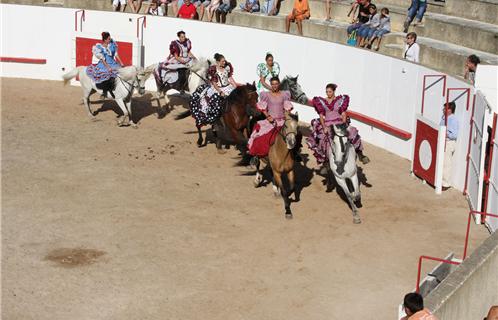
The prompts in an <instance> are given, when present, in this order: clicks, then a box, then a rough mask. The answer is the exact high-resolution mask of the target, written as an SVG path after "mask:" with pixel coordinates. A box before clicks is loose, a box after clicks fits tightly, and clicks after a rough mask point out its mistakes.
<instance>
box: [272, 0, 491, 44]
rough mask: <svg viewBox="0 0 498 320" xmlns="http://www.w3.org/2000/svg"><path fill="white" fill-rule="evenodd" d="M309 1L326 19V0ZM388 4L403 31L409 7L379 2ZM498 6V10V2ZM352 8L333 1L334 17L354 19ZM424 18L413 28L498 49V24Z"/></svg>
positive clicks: (287, 7)
mask: <svg viewBox="0 0 498 320" xmlns="http://www.w3.org/2000/svg"><path fill="white" fill-rule="evenodd" d="M383 1H385V0H383ZM462 1H463V0H462ZM309 2H310V10H311V16H312V17H313V18H316V19H319V20H320V19H325V18H326V15H325V2H324V1H322V0H310V1H309ZM376 3H378V2H376ZM292 4H293V0H284V1H283V2H282V7H281V13H282V14H286V13H288V12H290V11H291V10H292ZM384 6H386V7H388V8H389V10H390V16H391V27H392V31H393V32H394V31H402V30H403V23H404V21H405V20H406V8H404V7H399V6H393V5H385V4H384V2H381V3H380V4H379V3H378V5H377V8H378V9H379V10H380V8H382V7H384ZM496 9H497V10H498V6H497V7H496ZM349 10H350V1H349V0H346V1H344V0H333V1H332V19H333V20H337V21H341V22H351V18H348V17H347V14H348V12H349ZM423 22H424V23H423V26H416V27H414V26H411V27H410V30H409V31H415V32H416V33H417V34H418V35H420V36H422V37H429V38H433V39H436V40H440V41H446V42H451V43H454V44H458V45H461V46H465V47H469V48H474V49H476V50H479V51H484V52H489V53H496V52H498V25H494V24H489V23H484V22H480V21H474V20H469V19H464V18H459V17H453V16H448V15H443V14H438V13H432V12H427V13H426V14H425V16H424V21H423Z"/></svg>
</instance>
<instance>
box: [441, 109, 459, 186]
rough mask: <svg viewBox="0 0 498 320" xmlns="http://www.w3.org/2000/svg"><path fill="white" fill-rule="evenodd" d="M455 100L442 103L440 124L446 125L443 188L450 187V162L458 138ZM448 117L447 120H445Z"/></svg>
mask: <svg viewBox="0 0 498 320" xmlns="http://www.w3.org/2000/svg"><path fill="white" fill-rule="evenodd" d="M455 109H456V105H455V102H449V103H447V104H445V105H444V108H443V116H442V118H441V122H440V123H439V125H440V126H444V125H446V150H445V152H444V164H443V190H447V189H448V188H450V187H451V183H450V180H451V164H452V162H453V156H454V155H455V149H456V141H457V138H458V119H457V117H456V115H455ZM446 118H448V120H446Z"/></svg>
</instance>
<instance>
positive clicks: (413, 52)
mask: <svg viewBox="0 0 498 320" xmlns="http://www.w3.org/2000/svg"><path fill="white" fill-rule="evenodd" d="M419 53H420V46H419V45H418V43H417V34H416V33H415V32H410V33H408V34H407V35H406V45H405V50H404V51H403V58H404V59H406V60H408V61H412V62H416V63H418V62H419Z"/></svg>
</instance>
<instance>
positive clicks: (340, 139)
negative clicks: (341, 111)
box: [325, 124, 361, 223]
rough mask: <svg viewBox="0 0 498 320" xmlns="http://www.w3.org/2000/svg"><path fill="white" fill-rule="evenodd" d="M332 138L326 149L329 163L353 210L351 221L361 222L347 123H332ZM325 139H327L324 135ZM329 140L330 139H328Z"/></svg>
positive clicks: (354, 167) (352, 147) (358, 192)
mask: <svg viewBox="0 0 498 320" xmlns="http://www.w3.org/2000/svg"><path fill="white" fill-rule="evenodd" d="M332 128H333V130H334V138H333V142H332V143H331V145H330V148H328V149H329V151H328V157H329V164H330V169H331V170H332V173H333V174H334V177H335V180H336V181H337V184H339V186H340V187H341V188H342V190H343V191H344V193H345V194H346V197H347V199H348V201H349V205H350V206H351V209H352V210H353V223H361V219H360V215H359V214H358V207H357V205H356V203H358V202H359V201H360V200H361V193H360V185H359V183H358V175H357V167H356V151H355V150H354V146H353V145H352V144H351V142H350V141H349V138H348V130H347V129H348V128H347V124H340V125H333V126H332ZM325 139H328V137H326V138H325ZM329 142H330V140H329Z"/></svg>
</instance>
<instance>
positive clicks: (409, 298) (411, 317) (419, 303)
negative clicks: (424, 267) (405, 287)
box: [401, 292, 438, 320]
mask: <svg viewBox="0 0 498 320" xmlns="http://www.w3.org/2000/svg"><path fill="white" fill-rule="evenodd" d="M403 306H404V308H405V313H406V317H403V318H401V320H438V319H437V318H436V316H435V315H433V314H432V313H431V312H430V311H429V310H428V309H425V308H424V298H422V296H421V295H420V294H418V293H416V292H410V293H408V294H407V295H405V299H404V301H403Z"/></svg>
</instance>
